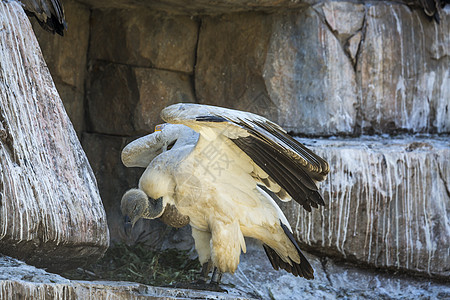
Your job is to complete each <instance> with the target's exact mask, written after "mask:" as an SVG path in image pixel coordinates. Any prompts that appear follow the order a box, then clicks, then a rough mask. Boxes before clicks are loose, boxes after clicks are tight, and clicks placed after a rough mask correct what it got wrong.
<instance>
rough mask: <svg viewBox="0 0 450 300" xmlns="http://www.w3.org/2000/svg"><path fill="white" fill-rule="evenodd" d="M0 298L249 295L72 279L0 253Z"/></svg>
mask: <svg viewBox="0 0 450 300" xmlns="http://www.w3.org/2000/svg"><path fill="white" fill-rule="evenodd" d="M0 299H8V300H9V299H36V300H39V299H63V300H66V299H130V300H135V299H136V300H137V299H148V300H151V299H165V300H166V299H167V300H176V299H211V300H212V299H216V300H227V299H230V300H231V299H250V298H249V297H246V296H245V294H243V293H236V292H233V293H230V294H226V293H218V292H205V291H195V290H186V289H175V288H164V287H154V286H148V285H143V284H139V283H133V282H121V281H92V282H89V281H75V280H68V279H65V278H63V277H61V276H59V275H56V274H51V273H48V272H46V271H44V270H41V269H37V268H35V267H31V266H28V265H26V264H24V263H23V262H21V261H18V260H15V259H11V258H9V257H1V256H0Z"/></svg>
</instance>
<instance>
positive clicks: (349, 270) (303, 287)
mask: <svg viewBox="0 0 450 300" xmlns="http://www.w3.org/2000/svg"><path fill="white" fill-rule="evenodd" d="M261 248H262V247H261V246H259V247H258V248H256V247H251V246H249V247H248V248H247V249H248V252H247V253H246V254H244V255H242V256H241V263H240V264H239V268H238V270H237V271H236V273H235V274H234V275H230V274H225V275H224V277H223V279H222V282H223V283H224V284H227V283H228V284H231V285H232V286H235V287H236V288H237V289H240V290H242V291H246V292H247V293H249V294H253V295H257V296H258V297H260V298H261V299H286V300H297V299H311V300H314V299H447V298H449V297H450V286H449V285H448V284H445V283H437V282H432V281H430V280H426V279H425V280H424V279H413V278H407V277H405V276H401V275H398V274H394V273H393V272H390V273H377V272H375V271H373V270H369V269H365V268H358V267H355V266H354V265H351V264H348V263H347V264H344V263H342V262H341V263H337V262H334V261H333V260H331V259H329V258H326V257H322V258H318V257H316V256H314V255H311V254H309V253H306V254H305V255H306V257H307V258H308V260H309V262H310V263H311V265H312V267H313V268H314V280H306V279H304V278H301V277H294V276H292V275H291V274H289V273H287V272H285V271H284V270H281V271H275V270H274V269H273V268H272V266H271V265H270V262H269V260H268V259H267V257H266V255H265V253H264V251H263V250H262V249H261ZM225 287H226V288H228V286H225Z"/></svg>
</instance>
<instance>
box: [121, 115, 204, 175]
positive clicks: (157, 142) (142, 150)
mask: <svg viewBox="0 0 450 300" xmlns="http://www.w3.org/2000/svg"><path fill="white" fill-rule="evenodd" d="M158 126H160V128H161V129H160V130H159V131H156V132H154V133H152V134H148V135H146V136H143V137H141V138H139V139H137V140H134V141H132V142H131V143H129V144H128V145H126V146H125V148H123V150H122V155H121V158H122V162H123V164H124V165H125V166H126V167H140V168H147V167H148V165H149V164H150V162H151V161H152V160H153V159H154V158H155V157H156V156H158V155H159V154H161V153H162V152H165V151H168V150H170V149H172V148H177V147H181V146H184V145H188V144H189V145H195V143H196V142H197V139H198V134H197V133H195V132H194V131H193V130H192V129H190V128H189V127H186V126H183V125H173V124H162V125H158Z"/></svg>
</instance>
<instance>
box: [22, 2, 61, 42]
mask: <svg viewBox="0 0 450 300" xmlns="http://www.w3.org/2000/svg"><path fill="white" fill-rule="evenodd" d="M21 2H22V3H23V5H24V9H25V11H26V12H27V14H29V15H32V16H35V17H36V19H37V20H38V22H39V24H40V25H41V26H42V28H44V29H45V30H47V31H50V32H52V33H55V32H56V33H58V34H59V35H64V29H67V24H66V21H65V20H64V8H63V6H62V3H61V2H60V1H59V0H21Z"/></svg>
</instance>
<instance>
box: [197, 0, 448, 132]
mask: <svg viewBox="0 0 450 300" xmlns="http://www.w3.org/2000/svg"><path fill="white" fill-rule="evenodd" d="M441 17H442V22H441V24H440V25H439V26H435V25H434V23H430V21H429V20H427V19H426V18H425V17H424V16H423V13H422V12H421V11H419V10H413V11H411V10H410V9H408V8H407V7H406V6H403V5H395V4H386V3H376V4H374V5H371V6H365V5H362V4H358V5H355V4H354V3H350V2H327V3H322V4H317V5H315V6H312V7H309V8H307V9H305V10H296V11H295V12H291V13H279V14H273V15H270V16H266V15H263V14H258V15H255V14H245V15H237V14H234V15H229V16H226V17H214V18H206V19H205V20H204V21H203V23H202V27H201V30H200V40H199V48H198V53H197V61H198V63H197V67H196V69H195V70H196V71H195V87H196V95H197V96H198V100H199V101H200V102H202V103H214V104H219V105H223V106H229V107H236V108H247V109H248V110H253V111H255V112H258V113H262V114H264V115H266V116H268V117H269V118H271V119H273V120H275V121H277V122H278V123H280V124H281V125H282V126H283V127H285V128H286V129H288V130H290V131H293V132H294V133H301V134H307V135H335V134H345V135H348V134H360V133H392V132H398V131H411V132H438V133H443V132H449V129H448V128H449V124H450V123H449V122H450V121H449V120H450V116H449V115H448V114H449V112H448V111H449V109H448V107H449V106H450V88H449V86H450V82H449V80H450V79H449V78H450V76H449V73H448V72H449V71H448V70H449V68H448V66H449V65H450V56H449V55H448V51H449V50H448V49H450V40H449V35H448V32H449V31H450V27H449V26H450V21H449V18H450V14H449V13H448V12H447V11H444V12H442V13H441ZM344 20H345V21H344ZM252 24H253V26H252ZM217 33H221V34H220V35H219V34H217ZM399 41H401V43H399ZM411 49H418V50H417V51H416V50H414V51H412V50H411ZM261 99H263V101H261ZM259 102H263V103H264V104H259ZM248 103H250V104H248ZM253 103H255V104H254V105H253ZM255 107H258V108H259V111H256V109H255ZM261 107H262V108H261Z"/></svg>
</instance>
